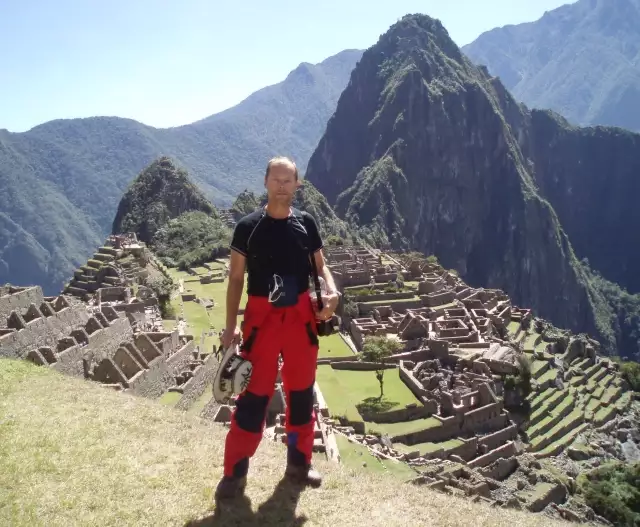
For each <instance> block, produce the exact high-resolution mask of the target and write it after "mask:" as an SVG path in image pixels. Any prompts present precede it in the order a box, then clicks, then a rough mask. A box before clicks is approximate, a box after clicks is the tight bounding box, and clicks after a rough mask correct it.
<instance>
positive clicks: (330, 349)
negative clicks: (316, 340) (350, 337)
mask: <svg viewBox="0 0 640 527" xmlns="http://www.w3.org/2000/svg"><path fill="white" fill-rule="evenodd" d="M349 355H353V351H351V348H350V347H349V345H348V344H347V343H346V342H345V341H344V340H343V339H342V337H341V336H340V335H338V334H337V333H334V334H333V335H329V336H328V337H320V350H319V351H318V357H319V358H322V359H330V358H332V357H347V356H349ZM354 360H355V355H354Z"/></svg>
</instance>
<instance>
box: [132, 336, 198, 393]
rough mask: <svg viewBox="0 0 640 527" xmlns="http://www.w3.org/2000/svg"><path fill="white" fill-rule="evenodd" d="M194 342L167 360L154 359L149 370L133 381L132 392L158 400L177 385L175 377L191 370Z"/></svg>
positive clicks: (187, 344) (161, 358) (160, 357)
mask: <svg viewBox="0 0 640 527" xmlns="http://www.w3.org/2000/svg"><path fill="white" fill-rule="evenodd" d="M194 349H195V348H194V343H193V340H191V341H189V342H187V343H186V344H185V345H184V346H182V348H180V349H179V350H178V351H176V352H175V353H174V354H173V355H171V357H169V358H168V359H166V356H165V355H161V356H159V357H157V358H156V359H154V360H153V361H152V362H151V363H150V364H149V368H148V369H147V370H144V371H143V372H142V374H141V375H139V376H138V377H136V378H135V379H134V380H132V382H131V383H130V384H131V386H130V387H131V391H132V392H133V393H135V394H136V395H141V396H143V397H150V398H154V399H155V398H157V397H160V396H161V395H162V394H163V393H165V392H166V391H167V389H169V387H171V386H173V385H174V384H175V379H174V375H175V374H178V373H180V372H181V371H183V370H186V369H189V363H190V362H191V361H192V360H193V352H194Z"/></svg>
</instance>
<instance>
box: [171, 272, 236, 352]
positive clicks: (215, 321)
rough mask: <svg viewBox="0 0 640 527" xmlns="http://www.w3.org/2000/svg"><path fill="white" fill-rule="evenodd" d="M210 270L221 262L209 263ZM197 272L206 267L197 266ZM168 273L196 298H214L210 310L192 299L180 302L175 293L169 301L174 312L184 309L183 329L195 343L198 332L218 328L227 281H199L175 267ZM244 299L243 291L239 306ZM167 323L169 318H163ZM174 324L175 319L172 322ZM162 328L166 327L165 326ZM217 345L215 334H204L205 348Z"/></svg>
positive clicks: (220, 322) (222, 316)
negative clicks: (184, 326)
mask: <svg viewBox="0 0 640 527" xmlns="http://www.w3.org/2000/svg"><path fill="white" fill-rule="evenodd" d="M209 265H211V267H212V268H214V269H224V262H223V261H215V262H211V263H209ZM196 270H197V271H199V272H200V271H201V272H202V275H206V274H209V271H208V269H206V268H205V267H197V268H196ZM168 271H169V274H170V275H171V277H172V278H173V280H174V281H175V282H176V284H178V283H179V282H180V280H183V283H184V292H185V293H187V292H193V293H195V295H196V297H198V298H207V299H211V300H213V301H214V303H215V306H213V307H212V308H210V309H206V308H205V307H204V306H203V305H202V304H199V303H198V302H193V301H186V302H182V298H181V296H180V294H179V293H178V294H177V295H176V296H175V297H174V298H173V299H172V300H171V304H172V306H173V307H174V309H175V311H176V314H178V315H180V313H181V312H182V308H184V317H185V321H186V323H187V327H186V332H187V333H190V334H192V335H193V336H194V338H195V339H196V342H198V343H199V342H200V335H201V334H202V331H206V332H207V333H208V331H209V330H210V328H215V331H216V332H217V331H220V330H221V329H222V328H223V327H224V325H225V319H226V311H225V302H226V294H227V283H228V280H227V279H225V281H224V282H220V283H215V284H201V283H200V279H199V277H197V276H192V275H190V274H189V273H187V272H185V271H179V270H178V269H175V268H169V269H168ZM246 301H247V295H246V291H245V292H244V293H243V295H242V298H241V300H240V306H241V307H242V306H244V304H245V303H246ZM241 320H242V316H239V317H238V323H240V321H241ZM167 322H169V323H171V321H167ZM173 324H175V321H173ZM165 327H167V326H166V325H165ZM214 343H215V344H216V345H217V344H218V337H217V336H208V335H207V336H206V338H205V349H207V350H210V349H211V347H212V346H213V344H214Z"/></svg>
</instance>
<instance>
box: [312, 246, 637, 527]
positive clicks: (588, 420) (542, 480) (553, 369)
mask: <svg viewBox="0 0 640 527" xmlns="http://www.w3.org/2000/svg"><path fill="white" fill-rule="evenodd" d="M327 261H328V265H329V267H330V268H331V270H332V272H333V273H334V276H335V277H336V282H337V285H338V287H339V288H341V290H342V292H343V295H344V296H345V300H350V301H352V302H354V303H355V305H356V306H357V309H358V313H359V315H358V316H357V317H355V318H352V319H351V320H350V321H349V323H348V326H347V327H345V328H344V329H346V330H347V331H348V333H349V336H350V337H351V340H352V342H353V343H354V345H355V347H356V349H357V350H361V349H362V348H363V346H364V343H365V342H366V339H367V338H368V337H370V336H384V337H387V338H390V339H397V340H398V341H399V342H401V343H402V345H403V350H402V351H401V352H400V353H398V354H397V355H394V356H392V357H390V358H389V359H388V360H387V363H388V364H387V365H386V366H389V365H390V364H394V365H395V367H396V368H397V370H398V374H399V376H400V378H401V379H402V380H403V381H404V383H405V385H406V386H407V387H408V388H409V389H410V390H411V391H412V392H413V394H414V395H415V396H416V399H417V400H418V403H416V404H414V405H411V406H412V407H411V408H409V407H407V408H405V409H401V410H396V411H393V412H387V413H386V414H378V415H362V414H361V415H362V417H363V420H364V421H369V422H370V421H373V422H376V423H386V422H389V423H393V422H400V421H412V420H416V419H428V421H429V425H428V426H427V425H425V426H424V428H423V429H421V430H415V431H412V432H411V433H404V434H396V435H390V436H384V435H382V436H378V435H372V434H367V433H365V430H364V427H363V423H362V422H353V423H350V422H345V421H344V419H341V420H336V419H332V418H330V417H329V413H328V411H326V412H325V417H326V419H325V420H324V423H325V426H328V427H329V429H330V430H331V431H333V432H335V433H337V434H343V435H345V436H346V437H347V438H348V439H349V440H350V441H354V442H357V443H359V444H361V445H364V446H365V447H366V448H367V449H369V451H370V452H371V453H372V455H374V456H375V457H379V458H383V459H390V460H396V461H399V462H404V463H407V464H408V465H410V466H412V467H414V469H415V470H416V478H415V483H418V484H426V485H428V486H430V487H432V488H435V489H439V490H442V491H444V492H449V493H452V494H457V495H461V496H473V497H474V498H473V499H475V500H482V501H487V502H490V503H496V504H499V505H504V506H510V507H516V508H527V509H528V510H531V511H534V512H538V511H541V510H543V509H546V511H547V512H549V511H550V513H552V514H554V515H555V516H557V517H561V518H565V519H573V520H575V519H578V520H585V519H593V517H594V515H593V511H591V512H589V511H587V512H585V511H580V512H576V511H577V509H576V508H575V507H573V506H572V507H573V508H572V507H569V506H567V504H566V503H565V501H566V500H567V497H568V494H569V492H568V489H567V488H566V487H565V485H564V484H562V483H561V482H560V481H559V480H558V478H557V477H555V476H553V475H552V474H551V473H550V472H549V471H548V470H546V468H547V466H546V465H543V464H542V463H546V460H547V459H549V458H553V459H554V460H555V459H566V456H567V454H566V450H567V447H569V446H570V445H571V444H576V443H578V442H580V441H584V440H585V437H587V436H588V435H589V434H590V433H594V432H593V431H594V430H595V431H600V432H598V433H603V432H602V429H603V427H606V426H611V423H616V422H617V421H619V420H620V416H622V415H623V414H624V413H625V412H628V411H629V409H630V407H631V402H632V394H631V392H630V391H629V390H628V387H625V385H624V381H622V379H621V378H620V377H619V375H617V373H616V371H617V368H616V367H615V365H613V364H612V363H611V362H610V361H608V360H606V359H601V358H598V357H597V353H596V349H597V343H595V342H594V341H591V340H589V339H584V338H582V337H571V338H569V337H563V338H564V340H562V338H559V337H552V336H550V334H547V333H545V332H542V333H537V330H536V327H539V326H541V325H540V324H539V322H538V321H535V324H534V319H533V314H532V312H531V310H529V309H523V308H520V307H517V306H513V305H512V304H511V301H510V299H509V297H508V296H507V295H506V294H505V293H504V292H503V291H501V290H496V289H485V288H472V287H469V286H468V285H467V284H465V283H464V282H463V281H462V280H460V279H459V278H458V276H457V275H456V274H455V273H452V272H450V271H446V270H445V269H443V268H442V267H440V266H439V265H437V264H434V263H429V262H427V261H426V260H413V261H404V262H400V261H399V260H398V259H393V258H391V257H389V256H388V255H383V254H381V253H376V252H375V251H373V250H369V249H365V248H355V247H337V248H330V249H329V250H327ZM383 262H384V263H383ZM397 280H402V282H403V283H406V282H409V284H410V286H409V287H403V288H398V290H397V291H394V290H393V288H392V287H385V285H386V286H389V285H391V284H392V283H393V282H394V281H397ZM363 289H366V294H364V292H365V291H363ZM352 292H353V293H352ZM523 357H527V359H528V360H529V361H530V364H531V365H532V393H531V394H530V395H529V396H527V397H526V404H528V405H529V407H530V411H529V413H528V414H526V412H525V415H524V416H523V415H522V412H521V411H520V410H518V409H515V410H509V409H507V408H505V401H507V400H511V401H513V397H510V396H512V395H513V393H514V392H513V390H512V389H510V388H507V387H506V381H507V379H508V378H510V377H511V378H517V377H518V375H519V373H520V369H519V366H518V364H519V360H521V359H522V358H523ZM340 361H341V359H337V360H334V361H331V366H332V367H338V365H339V362H340ZM516 399H517V398H516ZM519 402H520V403H525V401H523V400H520V401H519ZM514 412H515V413H514ZM639 417H640V416H639ZM638 422H640V421H638ZM638 422H636V424H637V423H638ZM612 430H613V432H612V433H613V434H616V433H617V434H618V435H619V436H620V437H623V438H624V440H625V441H627V442H626V443H624V444H622V445H620V446H619V447H617V448H611V449H610V451H606V450H601V451H600V454H602V455H604V454H603V452H608V454H607V455H609V456H612V458H615V459H620V460H625V459H629V456H632V457H633V456H635V454H633V453H634V452H638V453H639V454H640V449H638V448H637V445H636V441H635V439H633V436H632V435H631V434H630V433H628V430H625V429H622V431H620V432H618V431H617V430H616V426H615V425H614V426H613V428H612ZM609 437H611V436H609ZM639 439H640V438H639ZM607 441H608V440H606V439H603V444H605V445H609V444H610V442H607ZM574 455H575V454H574ZM625 456H627V457H626V458H625ZM639 457H640V456H639ZM591 460H592V461H594V460H593V455H592V456H591ZM541 461H542V463H541ZM594 462H596V463H598V458H596V459H595V461H594ZM596 466H597V465H596ZM572 473H573V475H574V476H576V475H577V471H576V469H575V467H574V469H573V472H572ZM563 504H564V505H563Z"/></svg>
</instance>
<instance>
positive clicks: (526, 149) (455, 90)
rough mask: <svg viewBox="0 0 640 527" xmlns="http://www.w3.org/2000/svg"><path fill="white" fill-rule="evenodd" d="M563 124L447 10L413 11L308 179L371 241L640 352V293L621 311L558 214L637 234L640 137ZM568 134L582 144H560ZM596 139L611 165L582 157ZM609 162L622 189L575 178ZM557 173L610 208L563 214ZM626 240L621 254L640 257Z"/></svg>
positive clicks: (358, 87) (362, 81)
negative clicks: (503, 79)
mask: <svg viewBox="0 0 640 527" xmlns="http://www.w3.org/2000/svg"><path fill="white" fill-rule="evenodd" d="M553 122H559V117H557V116H553V115H550V114H549V113H548V112H540V111H534V112H530V111H529V110H527V109H526V108H525V107H524V106H522V105H520V104H518V103H517V102H516V101H515V100H514V99H513V98H512V97H511V95H510V94H509V93H508V92H507V91H506V90H505V88H504V86H503V85H502V84H501V83H500V81H499V80H498V79H496V78H493V77H491V76H490V75H489V74H488V72H487V71H486V69H485V68H479V67H476V66H474V65H473V64H472V63H471V62H470V61H469V60H468V59H467V58H466V57H465V56H464V55H463V54H462V53H461V51H460V50H459V48H458V47H457V46H456V45H455V44H454V42H453V41H452V40H451V39H450V38H449V35H448V34H447V31H446V30H445V29H444V28H443V27H442V25H441V23H440V22H439V21H436V20H433V19H431V18H429V17H427V16H423V15H409V16H406V17H404V18H403V19H402V20H401V21H399V22H398V23H396V24H395V25H393V26H392V27H391V29H390V30H389V31H388V32H387V33H385V34H384V35H383V36H382V37H381V38H380V40H379V41H378V43H377V44H376V45H375V46H373V47H372V48H370V49H368V50H367V51H366V52H365V53H364V55H363V57H362V59H361V61H360V63H359V64H358V66H357V67H356V68H355V70H354V72H353V74H352V78H351V82H350V83H349V85H348V86H347V88H346V89H345V91H344V92H343V94H342V96H341V97H340V99H339V101H338V105H337V110H336V112H335V114H334V115H333V116H332V118H331V119H330V120H329V123H328V125H327V130H326V132H325V134H324V136H323V138H322V139H321V141H320V143H319V145H318V148H317V149H316V151H315V152H314V154H313V155H312V156H311V159H310V161H309V165H308V167H307V171H306V178H307V180H309V181H311V182H312V183H313V184H314V185H315V186H316V187H317V189H318V191H319V192H320V194H321V195H323V196H324V197H326V198H327V201H328V202H329V204H331V205H334V208H335V210H336V212H337V214H338V216H340V217H341V218H343V219H344V220H345V221H346V222H347V224H349V225H358V226H360V228H361V232H362V233H363V235H365V236H366V238H367V239H368V240H369V241H371V242H372V243H377V244H382V245H389V246H391V247H392V248H394V249H416V250H419V251H421V252H423V253H425V254H434V255H436V256H437V257H438V259H439V261H440V262H441V263H442V264H443V265H444V266H445V267H447V268H455V269H456V270H457V271H458V272H459V273H460V274H461V276H462V277H463V278H464V279H465V281H466V282H468V283H470V284H472V285H474V286H476V287H478V286H485V287H497V288H501V289H504V290H505V291H506V292H507V293H508V294H509V295H510V296H511V297H512V299H513V300H514V301H515V302H516V303H519V304H521V305H527V306H530V307H532V308H533V309H534V310H535V311H536V313H537V314H538V315H539V316H542V317H544V318H547V319H550V320H551V321H552V322H554V323H555V324H556V325H558V326H561V327H566V328H570V329H572V330H573V331H576V332H580V331H583V332H588V333H590V334H591V335H594V336H598V337H600V338H601V339H602V340H603V344H604V346H605V347H606V348H607V349H608V350H609V351H610V352H614V351H615V350H616V348H621V351H622V352H623V353H625V354H627V355H632V354H635V353H637V351H638V347H637V341H636V343H635V344H633V336H632V333H633V332H634V331H636V330H637V326H638V324H636V323H635V322H634V318H633V312H634V310H635V306H640V302H638V303H637V304H636V301H637V297H632V296H631V295H628V297H629V298H631V300H630V304H629V306H630V307H629V312H626V311H625V312H624V313H622V314H620V313H619V311H618V307H617V306H613V305H612V302H611V295H609V296H607V294H605V292H603V288H602V287H599V286H598V287H596V285H594V279H593V273H592V272H591V270H590V269H589V266H588V265H587V264H586V262H581V261H580V260H579V259H578V258H579V257H580V258H584V257H585V256H586V255H584V254H580V253H578V254H577V255H576V252H575V251H574V249H573V247H572V245H571V243H570V237H571V235H570V234H568V233H567V231H566V230H565V229H564V228H563V226H562V224H561V221H560V219H559V216H560V215H563V216H572V215H580V214H582V215H583V221H585V222H591V220H587V219H586V217H587V216H591V215H595V216H596V217H598V218H600V219H601V221H602V222H603V223H604V224H607V222H614V221H617V219H618V217H622V218H625V219H627V221H628V229H627V230H625V232H620V233H614V232H611V233H608V235H609V236H611V237H613V238H616V239H617V240H618V243H629V240H630V238H629V237H630V236H631V231H632V230H633V229H634V228H635V229H636V231H637V228H638V226H640V222H636V223H635V225H634V223H633V222H634V221H636V220H635V218H637V217H638V216H637V212H636V211H634V210H631V209H629V208H626V209H625V208H624V207H628V206H629V205H630V203H631V200H629V199H628V198H627V197H626V196H625V194H626V193H627V192H631V191H632V190H633V189H634V188H635V187H634V185H637V179H636V180H635V181H634V180H631V179H630V178H629V177H628V175H627V169H626V167H625V166H621V164H620V163H619V162H618V159H620V158H623V159H634V150H633V149H634V143H635V142H637V140H638V139H637V136H633V140H632V141H628V137H620V133H619V131H618V130H612V129H601V130H599V132H598V134H599V135H601V136H604V137H606V140H605V139H601V140H599V141H598V140H587V139H586V138H585V134H586V132H584V131H582V130H578V129H572V128H570V127H568V126H567V125H566V123H565V124H563V126H562V128H561V129H560V128H559V127H560V125H558V129H553V130H547V131H545V129H544V127H543V126H541V124H542V123H546V124H547V125H548V126H551V125H550V124H549V123H553ZM552 132H553V133H552ZM557 136H562V137H566V140H567V141H568V143H570V144H573V145H574V148H569V147H568V146H567V147H565V148H562V149H561V148H559V147H556V146H557V145H556V144H555V143H554V142H553V138H554V137H557ZM545 137H546V138H549V140H550V141H549V142H550V144H549V145H547V147H546V148H545V147H544V138H545ZM591 149H592V151H591V152H590V153H589V154H588V156H587V158H589V156H592V157H591V158H593V159H596V158H597V159H598V160H599V163H600V164H592V165H588V164H586V163H584V162H581V159H584V158H582V157H581V156H582V155H583V153H585V152H586V151H587V150H591ZM635 155H636V156H637V154H635ZM545 156H547V157H545ZM554 163H558V164H559V165H560V166H563V167H565V174H564V176H565V178H566V179H565V180H563V181H558V179H559V176H560V172H561V170H562V169H561V168H556V167H554ZM605 165H606V166H608V167H609V170H608V171H607V172H606V176H607V177H608V178H609V181H611V182H612V183H613V184H612V186H611V187H610V188H606V187H605V189H603V188H602V186H601V187H599V188H594V189H591V190H590V191H587V190H583V189H577V188H575V187H571V186H570V185H571V183H573V182H576V183H575V185H577V181H578V180H579V179H580V181H582V182H583V183H582V184H584V185H588V184H592V183H591V182H595V181H604V179H603V178H604V176H605V174H599V173H598V171H599V170H600V169H601V166H605ZM569 169H570V170H573V171H574V172H575V173H573V174H566V170H569ZM553 184H555V185H556V188H558V189H567V193H568V194H569V195H571V193H572V189H573V194H577V195H582V194H583V193H585V194H589V195H591V194H592V193H594V194H595V193H597V192H598V189H599V191H600V203H599V206H597V207H594V208H593V209H590V208H589V206H588V204H585V203H584V202H579V203H571V202H570V201H567V203H566V207H567V209H566V210H561V211H560V213H557V212H556V209H555V208H554V206H553V205H552V203H551V201H550V199H549V197H548V196H547V193H548V194H549V195H553V192H551V191H550V190H548V189H549V188H550V187H551V186H552V185H553ZM603 190H606V191H603ZM567 199H568V198H567ZM616 206H617V207H618V208H617V209H616ZM613 210H617V216H613V214H612V213H611V211H613ZM610 214H611V218H609V217H607V216H608V215H610ZM577 223H578V222H577V221H576V229H578V225H577ZM582 228H583V229H586V228H585V227H584V226H583V227H582ZM606 235H607V233H606V232H604V230H600V231H597V232H591V243H593V244H595V245H596V246H598V244H601V243H606V242H605V237H606ZM608 243H612V244H613V243H615V242H614V241H608ZM625 249H626V247H624V246H621V247H620V251H619V254H620V258H624V261H628V262H632V261H635V260H634V258H635V256H634V254H635V253H633V252H631V251H629V252H625ZM607 279H608V277H607V276H605V277H604V279H603V282H604V283H605V284H610V282H607ZM605 289H606V288H605ZM618 290H619V288H618ZM619 291H620V294H622V293H624V292H623V291H621V290H619ZM615 294H617V293H614V296H615ZM625 298H626V297H625ZM620 315H621V316H623V318H624V319H625V320H626V319H629V324H628V325H626V326H625V327H626V328H627V329H625V330H623V329H622V328H621V327H620V325H619V324H616V321H617V320H618V319H619V316H620ZM625 331H626V333H624V332H625ZM635 335H637V331H636V333H635ZM629 342H631V344H629ZM623 346H624V349H622V347H623Z"/></svg>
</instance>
